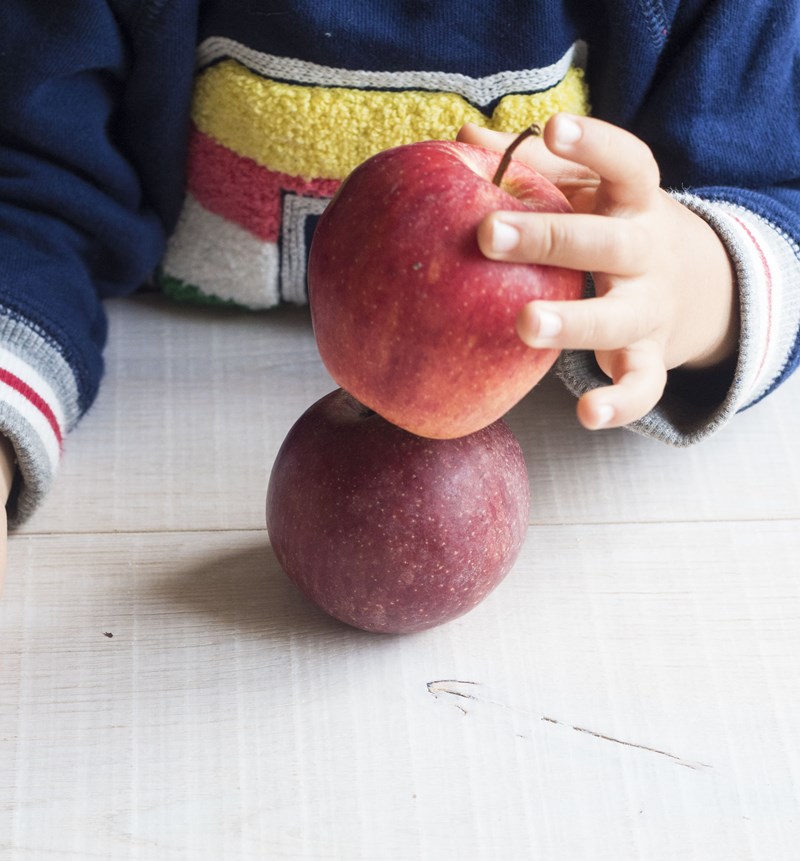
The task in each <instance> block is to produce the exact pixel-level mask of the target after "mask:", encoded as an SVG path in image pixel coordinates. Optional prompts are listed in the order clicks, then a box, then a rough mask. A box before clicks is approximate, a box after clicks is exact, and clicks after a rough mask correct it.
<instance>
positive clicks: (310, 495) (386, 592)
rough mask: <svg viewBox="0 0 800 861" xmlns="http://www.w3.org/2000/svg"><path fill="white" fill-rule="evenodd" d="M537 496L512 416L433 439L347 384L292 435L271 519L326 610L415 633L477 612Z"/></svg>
mask: <svg viewBox="0 0 800 861" xmlns="http://www.w3.org/2000/svg"><path fill="white" fill-rule="evenodd" d="M529 504H530V491H529V484H528V475H527V470H526V467H525V461H524V458H523V455H522V451H521V449H520V446H519V443H518V442H517V439H516V437H515V436H514V434H513V433H512V432H511V430H510V429H509V427H508V426H507V425H506V424H505V423H504V422H503V421H497V422H495V423H493V424H492V425H490V426H489V427H486V428H484V429H482V430H480V431H477V432H476V433H474V434H470V435H468V436H464V437H460V438H458V439H450V440H436V439H426V438H423V437H419V436H416V435H414V434H410V433H408V432H407V431H404V430H402V429H401V428H398V427H396V426H395V425H392V424H390V423H389V422H387V421H386V420H385V419H383V418H381V417H380V416H379V415H377V414H376V413H375V412H373V411H372V410H370V409H368V408H367V407H365V406H363V405H362V404H361V403H359V402H358V401H357V400H355V398H353V397H352V396H351V395H349V394H348V393H347V392H345V391H343V390H342V389H338V390H337V391H334V392H331V393H330V394H328V395H326V396H325V397H323V398H322V399H321V400H319V401H317V402H316V403H315V404H313V405H312V406H311V407H310V408H309V409H308V410H307V411H306V412H305V413H304V414H303V415H302V416H301V417H300V418H299V419H298V420H297V422H296V423H295V425H294V426H293V427H292V429H291V430H290V431H289V434H288V435H287V437H286V439H285V440H284V442H283V445H282V446H281V449H280V451H279V452H278V456H277V458H276V460H275V464H274V466H273V468H272V474H271V476H270V481H269V489H268V492H267V527H268V530H269V536H270V541H271V543H272V548H273V550H274V552H275V555H276V556H277V558H278V561H279V562H280V565H281V567H282V568H283V570H284V571H285V572H286V574H287V575H288V577H289V578H290V579H291V580H293V581H294V582H295V583H296V584H297V585H298V586H299V587H300V589H301V590H302V591H303V592H304V593H305V594H306V595H307V596H308V597H309V598H310V599H311V600H312V601H313V602H314V603H316V604H317V605H318V606H319V607H321V608H322V609H323V610H325V611H326V612H327V613H329V614H330V615H332V616H334V617H335V618H337V619H340V620H341V621H343V622H347V623H348V624H350V625H354V626H355V627H358V628H363V629H365V630H367V631H378V632H384V633H409V632H412V631H420V630H423V629H425V628H431V627H433V626H435V625H440V624H442V623H443V622H446V621H448V620H450V619H454V618H456V617H457V616H460V615H462V614H463V613H466V612H467V611H468V610H470V609H472V608H473V607H475V605H476V604H478V602H480V601H482V600H483V599H484V598H485V597H486V596H487V595H488V594H489V593H490V592H491V591H492V590H493V589H494V588H495V586H497V584H498V583H499V582H500V581H501V580H502V579H503V578H504V577H505V575H506V574H507V573H508V571H509V570H510V568H511V566H512V565H513V563H514V561H515V559H516V557H517V555H518V553H519V550H520V548H521V546H522V542H523V539H524V537H525V532H526V528H527V523H528V510H529Z"/></svg>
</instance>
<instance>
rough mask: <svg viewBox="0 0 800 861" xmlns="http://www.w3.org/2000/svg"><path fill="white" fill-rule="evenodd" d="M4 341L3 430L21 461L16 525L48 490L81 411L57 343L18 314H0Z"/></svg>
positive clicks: (0, 362)
mask: <svg viewBox="0 0 800 861" xmlns="http://www.w3.org/2000/svg"><path fill="white" fill-rule="evenodd" d="M0 342H1V343H3V344H4V346H3V347H0V434H2V435H3V436H5V437H6V438H8V439H9V440H10V442H11V443H12V445H13V447H14V451H15V455H16V461H17V464H16V469H17V478H16V480H15V484H14V490H13V491H12V497H11V499H10V500H9V502H8V506H7V508H8V517H9V523H10V524H11V525H12V526H15V525H19V524H20V523H22V522H23V521H24V520H26V519H27V518H28V517H29V516H30V515H31V514H32V513H33V511H34V510H35V509H36V508H37V507H38V505H39V503H40V502H41V501H42V499H44V497H45V496H46V494H47V492H48V491H49V489H50V487H51V485H52V483H53V480H54V478H55V475H56V473H57V471H58V467H59V464H60V462H61V455H62V451H63V442H64V437H65V435H66V434H67V432H68V431H69V429H70V428H71V427H72V426H73V425H74V424H75V422H76V421H77V418H78V414H79V409H78V397H77V386H76V383H75V378H74V375H73V373H72V370H71V368H70V367H69V365H68V364H67V363H66V361H65V360H64V358H63V356H62V355H61V353H60V351H59V350H58V348H57V347H56V346H55V345H54V344H52V343H51V342H49V341H48V340H47V339H46V338H44V337H42V336H41V335H39V334H38V333H37V332H35V331H34V330H31V329H30V328H29V327H28V326H27V325H26V324H25V323H23V322H22V321H20V320H18V319H15V318H14V317H13V316H8V317H4V318H3V317H0Z"/></svg>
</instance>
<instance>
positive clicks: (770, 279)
mask: <svg viewBox="0 0 800 861" xmlns="http://www.w3.org/2000/svg"><path fill="white" fill-rule="evenodd" d="M667 24H668V25H669V26H667ZM662 31H663V35H664V37H665V41H664V45H663V53H662V57H661V60H660V68H659V71H658V74H657V76H656V77H655V78H654V82H653V84H652V86H651V87H650V89H649V90H648V91H647V92H646V94H645V95H644V96H643V98H642V104H641V106H640V107H639V109H638V110H636V111H633V110H629V111H628V112H627V113H626V110H625V108H624V107H623V106H622V105H621V104H620V103H619V102H617V103H616V104H613V103H612V100H610V99H609V100H608V103H607V104H608V113H609V114H610V118H611V119H612V120H615V121H617V122H620V124H623V125H627V126H628V127H629V128H631V130H632V131H634V133H636V134H638V135H639V136H640V137H642V138H643V139H644V140H645V141H647V142H648V143H649V144H650V146H651V147H652V149H653V151H654V153H655V154H656V157H657V159H658V161H659V164H660V166H661V169H662V180H663V183H664V185H665V187H666V188H668V189H670V190H671V191H672V193H673V195H674V196H675V197H676V198H677V199H678V200H679V201H680V202H682V203H683V204H684V205H685V206H687V207H689V208H690V209H691V210H692V211H693V212H695V213H696V214H697V215H699V216H701V217H702V218H704V219H705V220H706V221H707V222H708V223H709V225H710V226H711V227H712V228H713V229H714V230H715V231H716V232H717V235H718V236H719V238H720V240H721V241H722V242H723V244H724V245H725V247H726V249H727V251H728V254H729V256H730V258H731V262H732V266H733V271H734V274H735V279H736V287H737V290H738V298H739V310H740V321H741V326H740V338H739V345H738V355H737V361H736V365H735V367H734V368H733V369H732V370H731V369H727V370H726V371H723V372H721V374H724V376H722V377H720V378H717V379H713V378H711V377H709V376H707V375H706V376H695V377H694V379H692V375H691V374H689V373H688V372H686V373H682V372H680V371H675V372H672V373H671V374H670V375H669V381H668V383H667V388H666V390H665V393H664V396H663V398H662V399H661V401H660V402H659V404H658V405H657V406H656V408H655V409H654V410H653V411H652V412H651V413H649V414H648V415H647V416H645V417H644V418H643V419H641V420H639V421H638V422H635V423H634V424H632V425H631V429H633V430H636V431H638V432H640V433H643V434H646V435H649V436H652V437H655V438H657V439H660V440H663V441H664V442H668V443H670V444H673V445H678V446H684V445H690V444H693V443H696V442H699V441H701V440H703V439H705V438H707V437H708V436H709V435H711V434H713V433H715V432H716V431H717V430H719V429H720V428H722V427H724V426H725V425H726V424H727V422H728V421H729V420H730V419H731V418H732V417H733V415H735V414H736V413H737V412H738V411H740V410H742V409H745V408H747V407H749V406H752V405H753V404H755V403H756V402H758V401H759V400H760V399H761V398H763V397H765V396H766V395H767V394H769V393H770V392H772V391H773V390H774V389H775V388H777V387H778V386H779V385H780V384H781V383H782V382H783V381H784V380H786V379H787V378H788V377H789V376H790V375H791V374H792V372H793V371H794V370H795V369H796V368H797V365H798V361H800V349H799V347H800V344H799V341H798V332H799V331H800V248H799V247H798V246H799V245H800V134H798V130H800V2H798V0H787V2H786V3H782V4H778V3H770V4H767V3H756V4H753V3H750V2H749V0H720V2H715V3H698V2H684V3H681V4H677V13H676V15H675V16H674V18H673V19H672V20H671V21H669V22H667V21H666V20H665V21H664V27H663V28H662V29H660V32H662ZM601 102H602V99H601ZM559 374H560V376H561V378H562V379H563V380H564V382H565V383H566V385H567V387H568V388H569V389H570V390H571V391H573V392H574V393H575V394H577V395H580V394H583V393H584V392H586V391H588V390H589V389H591V388H594V387H596V386H598V385H603V384H607V382H608V380H607V378H606V377H605V376H604V375H603V374H602V372H601V371H600V369H599V367H598V366H597V363H596V362H595V361H594V356H593V354H592V353H587V352H585V351H570V352H566V353H564V354H563V355H562V357H561V358H560V360H559Z"/></svg>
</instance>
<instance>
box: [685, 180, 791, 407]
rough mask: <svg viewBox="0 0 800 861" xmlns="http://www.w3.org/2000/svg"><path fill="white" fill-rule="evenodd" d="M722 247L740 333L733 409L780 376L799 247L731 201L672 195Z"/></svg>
mask: <svg viewBox="0 0 800 861" xmlns="http://www.w3.org/2000/svg"><path fill="white" fill-rule="evenodd" d="M676 198H677V199H678V200H680V201H681V203H683V204H684V205H685V206H687V207H688V208H689V209H691V210H692V211H693V212H695V213H697V214H698V215H700V216H701V217H702V218H704V219H705V220H706V221H707V222H708V223H709V224H710V225H711V226H712V227H713V228H714V229H715V230H716V232H717V234H718V235H719V237H720V239H722V241H723V242H724V243H725V246H726V247H727V249H728V253H729V255H730V257H731V260H732V262H733V266H734V271H735V273H736V279H737V283H738V288H739V302H740V316H741V333H740V337H739V361H738V366H737V373H736V380H735V382H734V388H735V395H736V403H735V408H736V409H742V408H744V407H748V406H750V405H751V404H754V403H755V402H756V401H758V400H760V399H761V398H762V397H764V395H765V394H767V393H768V392H770V391H771V390H772V389H773V388H774V387H775V384H776V381H777V380H778V379H779V377H780V376H781V373H782V371H783V369H784V367H785V366H786V363H787V360H788V358H789V355H790V353H791V351H792V349H793V348H794V344H795V340H796V338H797V333H798V329H800V249H798V247H797V245H796V244H795V243H794V242H792V241H791V239H790V238H789V237H788V236H786V234H784V233H783V232H781V231H780V230H778V229H777V228H776V227H774V226H773V225H772V224H770V222H768V221H767V220H766V219H764V218H762V217H761V216H759V215H756V214H755V213H753V212H750V211H749V210H747V209H745V208H744V207H742V206H738V205H736V204H733V203H728V202H724V201H713V202H709V201H707V200H704V199H702V198H699V197H695V196H693V195H676Z"/></svg>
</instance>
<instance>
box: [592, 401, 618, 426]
mask: <svg viewBox="0 0 800 861" xmlns="http://www.w3.org/2000/svg"><path fill="white" fill-rule="evenodd" d="M613 418H614V407H612V406H611V404H601V405H600V406H599V407H597V410H596V412H595V425H594V426H595V427H596V428H604V427H606V426H607V425H609V424H610V423H611V421H612V419H613Z"/></svg>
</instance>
